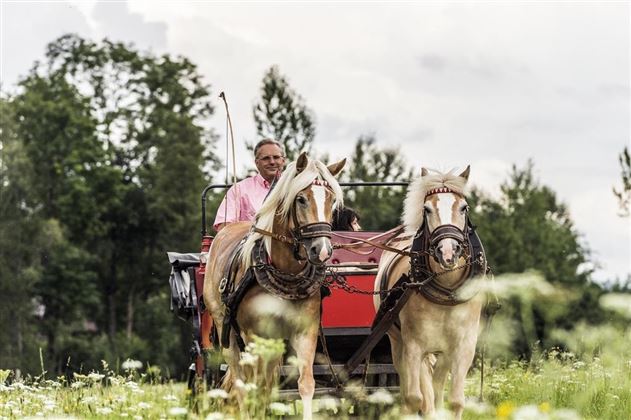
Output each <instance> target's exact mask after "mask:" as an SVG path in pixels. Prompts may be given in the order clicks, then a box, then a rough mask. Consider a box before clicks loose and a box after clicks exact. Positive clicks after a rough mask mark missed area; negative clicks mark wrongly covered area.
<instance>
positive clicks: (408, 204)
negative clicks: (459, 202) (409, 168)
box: [402, 169, 467, 234]
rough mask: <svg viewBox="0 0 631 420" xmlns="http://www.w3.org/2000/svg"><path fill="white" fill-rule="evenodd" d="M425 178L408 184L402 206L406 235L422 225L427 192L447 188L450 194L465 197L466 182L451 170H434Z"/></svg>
mask: <svg viewBox="0 0 631 420" xmlns="http://www.w3.org/2000/svg"><path fill="white" fill-rule="evenodd" d="M429 171H430V173H429V174H427V175H425V176H422V177H421V176H419V177H418V178H416V179H415V180H414V181H412V183H411V184H410V186H409V188H408V192H407V194H406V196H405V201H404V204H403V218H402V219H403V220H402V222H403V224H404V225H405V231H406V233H407V234H414V233H415V232H416V231H417V230H418V228H419V227H420V226H421V224H422V223H423V204H424V203H425V196H426V195H427V193H428V191H430V190H434V189H437V188H447V189H449V190H451V191H452V192H454V193H456V194H460V195H465V193H466V190H465V188H466V184H467V180H466V179H465V178H463V177H461V176H459V175H458V174H456V173H455V172H454V171H455V169H452V170H451V171H449V172H446V173H443V172H440V171H437V170H434V169H430V170H429Z"/></svg>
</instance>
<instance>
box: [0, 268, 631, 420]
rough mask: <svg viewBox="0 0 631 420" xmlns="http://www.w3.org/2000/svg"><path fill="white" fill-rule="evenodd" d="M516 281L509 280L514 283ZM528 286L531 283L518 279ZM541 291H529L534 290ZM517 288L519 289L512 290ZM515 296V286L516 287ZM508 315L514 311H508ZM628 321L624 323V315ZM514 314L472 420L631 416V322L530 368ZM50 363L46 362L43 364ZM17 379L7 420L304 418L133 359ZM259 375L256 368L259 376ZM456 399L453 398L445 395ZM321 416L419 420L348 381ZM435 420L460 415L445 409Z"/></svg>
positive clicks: (3, 410) (472, 402) (558, 335)
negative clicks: (516, 336)
mask: <svg viewBox="0 0 631 420" xmlns="http://www.w3.org/2000/svg"><path fill="white" fill-rule="evenodd" d="M507 281H508V280H507ZM519 284H521V285H523V284H525V282H524V281H523V279H522V280H520V281H519ZM536 285H537V284H534V285H533V284H526V287H527V289H528V290H530V291H532V290H534V289H536V287H535V286H536ZM509 286H510V284H509ZM507 290H511V293H513V291H514V290H515V287H512V286H510V287H507ZM600 304H601V305H603V306H605V307H607V308H609V309H612V310H615V311H616V312H617V313H619V314H622V316H623V317H622V319H623V320H629V319H631V300H630V295H629V294H610V295H606V296H604V297H603V299H601V302H600ZM507 312H508V311H506V312H505V313H507ZM618 319H620V318H618ZM512 330H514V328H512V327H511V320H510V317H509V316H507V315H502V314H501V313H500V314H498V316H497V317H496V319H495V320H494V322H493V323H492V324H491V328H490V329H489V330H488V334H486V333H485V334H484V335H483V340H482V341H483V342H484V343H486V345H485V346H484V347H485V348H486V349H487V351H486V355H487V357H486V360H487V362H486V363H485V365H484V387H483V397H484V399H483V401H481V400H480V398H479V395H480V358H478V359H477V360H476V362H475V363H474V366H473V367H472V369H471V371H470V373H469V376H468V378H467V389H466V396H467V403H466V408H465V412H464V418H465V419H514V420H517V419H521V420H526V419H533V420H535V419H536V420H547V419H568V420H569V419H607V420H628V419H631V326H629V323H628V322H622V324H621V323H620V322H617V323H613V322H611V323H602V324H599V325H588V324H585V323H579V324H577V325H576V326H575V327H574V329H572V330H555V331H553V332H552V337H553V338H554V339H555V340H556V341H557V342H559V343H563V346H562V348H563V350H561V349H560V348H552V349H548V350H545V351H541V350H537V349H539V348H540V347H541V346H539V345H533V347H532V348H533V354H532V356H531V357H530V358H529V360H528V361H520V360H515V359H514V356H511V354H510V353H509V352H506V349H507V348H508V344H509V343H510V341H511V336H510V331H512ZM283 351H284V344H283V343H282V341H275V340H265V339H258V340H255V341H254V342H253V343H251V344H249V345H248V348H247V353H246V354H244V357H242V361H241V363H242V364H251V366H260V365H261V364H262V363H266V362H267V361H269V360H273V359H274V357H275V356H277V355H278V354H279V353H280V354H282V352H283ZM42 359H43V358H42ZM45 369H46V367H45V366H43V363H42V367H41V370H42V373H41V374H40V375H39V376H36V377H31V376H28V377H22V378H17V377H16V370H0V420H1V419H17V418H20V419H22V418H60V419H61V418H81V419H83V418H108V419H109V418H131V419H167V418H168V419H171V418H181V419H209V420H211V419H243V418H256V419H258V418H272V419H274V418H278V419H280V418H299V417H301V404H300V401H299V400H298V401H286V400H281V399H280V398H277V397H276V395H275V394H274V393H271V394H270V393H269V392H264V391H263V389H262V387H260V386H259V385H257V382H256V379H254V381H253V383H243V382H239V381H237V383H236V385H235V386H236V387H237V388H240V389H241V391H242V392H244V393H245V394H246V395H247V398H246V399H245V406H244V407H242V408H241V409H240V408H239V406H238V405H237V403H236V401H235V399H234V398H233V397H232V395H229V394H228V393H226V392H225V391H224V390H221V389H205V388H204V387H203V386H201V387H200V388H201V389H200V391H199V392H197V393H196V394H195V395H192V394H191V393H190V392H189V391H188V390H187V387H186V384H184V383H181V382H174V381H170V380H168V379H165V378H164V377H163V375H162V374H161V372H160V369H159V368H158V367H155V366H149V365H146V364H143V363H142V362H140V361H135V360H126V361H125V362H123V363H122V364H120V366H117V367H114V368H113V367H110V366H109V365H108V364H107V363H106V362H102V368H101V369H100V371H98V372H85V373H84V374H74V375H73V376H72V377H65V376H64V377H52V376H51V375H50V374H47V373H46V370H45ZM255 370H256V369H255ZM446 395H447V393H446ZM314 411H315V418H322V419H328V418H335V419H345V418H369V419H372V418H374V419H400V418H409V419H412V418H419V417H417V416H404V415H403V414H402V412H401V405H400V401H399V396H398V395H397V393H390V392H388V391H387V390H385V389H382V390H378V391H376V392H367V391H366V390H365V389H364V388H363V387H362V386H360V385H357V384H352V383H351V384H349V385H348V386H347V387H346V392H345V394H344V396H343V397H342V398H338V397H333V396H329V397H318V398H317V399H316V401H315V403H314ZM434 418H435V419H449V418H451V415H450V412H449V411H439V412H437V413H436V415H435V416H434Z"/></svg>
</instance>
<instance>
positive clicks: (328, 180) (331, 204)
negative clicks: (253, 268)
mask: <svg viewBox="0 0 631 420" xmlns="http://www.w3.org/2000/svg"><path fill="white" fill-rule="evenodd" d="M345 164H346V159H343V160H341V161H339V162H337V163H333V164H331V165H329V166H326V165H324V164H323V163H322V162H320V161H317V160H313V159H309V158H308V157H307V155H306V153H304V152H303V153H301V154H300V156H299V157H298V159H297V160H296V161H295V162H292V163H290V164H289V165H287V168H285V170H284V171H283V174H282V175H281V177H280V179H279V180H278V182H277V183H276V185H275V186H274V189H273V190H272V191H271V192H270V194H269V196H268V197H267V198H266V199H265V202H264V203H263V206H262V207H261V209H260V210H259V212H258V213H257V217H256V220H255V221H254V227H255V233H254V234H253V235H251V236H250V238H249V239H248V241H247V242H246V245H245V246H244V249H245V250H246V251H247V250H248V249H251V245H250V244H251V243H253V242H254V241H256V240H257V239H259V238H263V239H264V241H265V247H266V249H267V252H268V255H270V257H271V259H272V261H273V263H274V265H276V266H277V267H278V268H280V269H286V270H289V271H288V272H296V271H297V270H298V271H299V270H300V269H301V267H302V266H303V265H304V261H308V262H309V263H310V264H312V265H315V266H319V267H322V266H323V265H324V264H325V263H326V261H327V260H328V259H329V258H330V257H331V254H332V246H331V219H332V213H333V209H334V208H335V207H336V206H338V205H340V204H341V203H342V191H341V189H340V186H339V184H338V182H337V180H336V179H335V176H337V175H338V174H339V173H340V172H341V170H342V169H343V168H344V165H345ZM264 232H267V233H264ZM247 258H248V254H247V252H245V255H244V262H245V263H246V265H248V263H249V261H248V260H247ZM279 265H281V266H284V268H283V267H280V266H279Z"/></svg>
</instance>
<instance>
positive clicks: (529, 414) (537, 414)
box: [512, 405, 548, 420]
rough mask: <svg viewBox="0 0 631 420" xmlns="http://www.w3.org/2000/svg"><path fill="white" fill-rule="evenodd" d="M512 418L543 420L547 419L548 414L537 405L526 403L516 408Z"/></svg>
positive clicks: (517, 419) (518, 419) (516, 419)
mask: <svg viewBox="0 0 631 420" xmlns="http://www.w3.org/2000/svg"><path fill="white" fill-rule="evenodd" d="M512 418H513V419H515V420H543V419H547V418H548V415H547V414H545V413H542V412H541V411H539V408H538V407H537V406H536V405H524V406H522V407H518V408H517V409H516V410H515V412H514V413H513V416H512Z"/></svg>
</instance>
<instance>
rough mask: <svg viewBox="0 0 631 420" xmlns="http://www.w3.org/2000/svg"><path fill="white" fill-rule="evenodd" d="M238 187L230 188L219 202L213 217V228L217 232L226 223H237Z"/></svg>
mask: <svg viewBox="0 0 631 420" xmlns="http://www.w3.org/2000/svg"><path fill="white" fill-rule="evenodd" d="M237 190H238V185H233V186H232V187H230V189H229V190H228V192H227V193H226V195H225V197H224V198H223V200H222V201H221V204H220V205H219V208H218V209H217V214H216V215H215V221H214V223H213V228H214V229H215V230H216V231H217V232H219V231H220V230H221V229H222V228H223V227H224V226H225V225H226V223H233V222H237V221H239V213H240V210H241V209H240V208H239V200H238V197H237V196H238V195H239V194H238V191H237Z"/></svg>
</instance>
